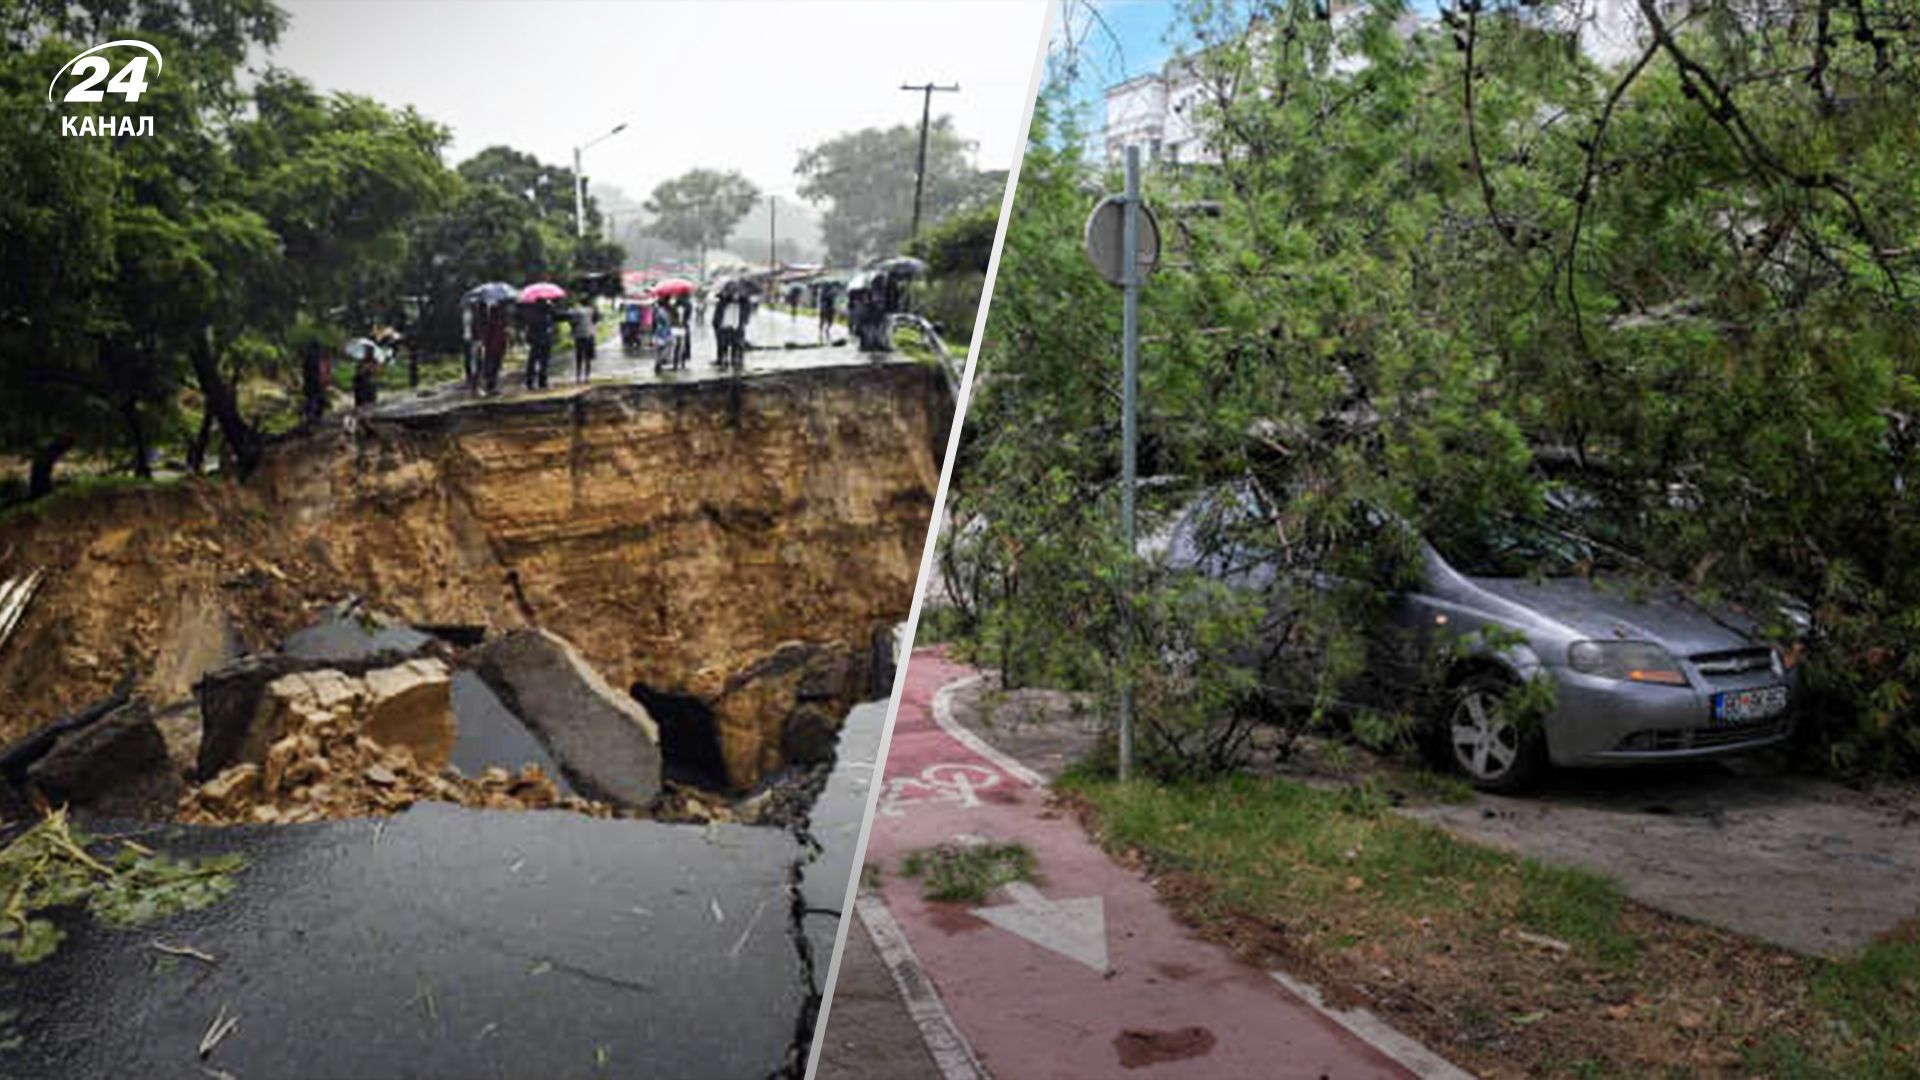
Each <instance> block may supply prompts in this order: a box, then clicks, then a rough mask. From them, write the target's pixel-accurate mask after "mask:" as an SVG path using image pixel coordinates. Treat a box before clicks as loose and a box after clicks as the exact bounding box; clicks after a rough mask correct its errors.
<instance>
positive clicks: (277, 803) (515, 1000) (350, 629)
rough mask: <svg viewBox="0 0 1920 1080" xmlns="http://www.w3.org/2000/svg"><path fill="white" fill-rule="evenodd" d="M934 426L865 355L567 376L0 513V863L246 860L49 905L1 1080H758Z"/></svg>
mask: <svg viewBox="0 0 1920 1080" xmlns="http://www.w3.org/2000/svg"><path fill="white" fill-rule="evenodd" d="M950 411H951V397H950V394H949V392H948V390H947V388H946V386H945V383H944V382H943V381H942V380H941V379H940V377H939V376H938V374H937V373H936V372H933V371H931V370H928V369H924V368H920V367H916V366H914V365H907V364H871V365H864V366H861V367H858V368H819V369H811V370H804V371H789V372H780V373H777V374H770V375H765V376H760V377H756V378H749V379H746V380H741V381H736V382H731V383H712V384H683V385H666V386H648V387H617V386H616V387H609V386H599V387H594V388H591V389H585V390H583V391H581V392H579V393H577V394H573V395H567V396H560V397H551V398H545V399H539V400H519V401H514V400H509V401H493V402H485V403H467V404H463V405H460V406H458V407H455V408H450V409H448V410H445V411H442V412H422V413H409V414H406V415H398V416H393V417H374V418H365V417H362V418H359V422H358V423H354V424H344V423H341V424H335V425H333V426H330V427H328V428H325V429H322V430H321V431H319V432H317V433H314V434H312V435H309V436H306V437H302V438H298V439H293V440H289V441H287V442H285V443H283V444H281V445H279V446H277V447H276V448H275V450H274V452H273V454H272V455H271V456H270V457H269V459H268V463H267V464H266V466H264V467H263V469H262V470H261V472H260V473H259V474H257V475H256V476H255V477H254V478H253V479H252V480H250V481H249V482H247V483H245V484H213V483H198V482H192V483H188V484H184V485H180V486H177V487H172V488H166V489H143V490H133V491H126V492H116V493H111V494H109V495H107V496H104V497H103V498H102V499H100V500H98V501H96V502H93V503H91V504H89V505H84V506H83V505H80V504H77V503H70V504H67V505H55V506H50V507H48V508H47V509H45V510H44V511H41V512H39V513H37V514H34V515H31V516H27V515H22V516H16V517H14V518H12V519H10V520H8V521H6V522H4V523H0V551H5V550H9V549H11V550H13V551H16V552H20V553H22V556H16V558H30V559H31V560H32V562H33V565H34V566H35V567H36V568H37V569H41V570H42V571H43V573H44V580H43V584H42V587H41V592H40V595H39V597H38V598H37V600H36V602H35V606H34V608H33V609H32V610H31V611H29V612H28V613H27V615H26V617H25V618H24V619H23V620H21V622H20V625H19V626H18V628H17V629H16V632H15V636H14V639H13V640H12V641H11V642H10V643H9V644H8V646H7V648H6V649H5V650H4V651H3V652H0V725H3V727H0V735H4V736H5V737H6V738H7V739H8V740H10V741H9V744H8V746H7V749H6V750H5V751H4V752H0V759H4V762H5V765H6V770H5V771H6V774H7V779H8V783H7V784H5V785H0V787H5V788H7V789H9V790H8V791H7V792H6V793H7V794H9V795H10V796H11V805H10V806H9V807H8V808H7V810H6V818H7V821H8V824H7V825H6V826H5V829H4V831H0V842H7V841H9V840H10V839H11V838H15V837H17V836H19V835H20V834H21V831H22V829H23V828H24V827H25V826H26V825H27V824H29V823H30V822H31V821H32V820H33V814H32V812H31V810H30V809H29V807H30V806H31V805H33V804H34V802H35V801H36V800H39V801H40V803H41V804H42V805H45V804H56V805H71V806H73V807H74V808H75V810H74V813H75V817H76V819H78V820H80V821H82V822H83V823H84V824H85V825H86V827H87V830H88V832H89V834H90V835H91V836H93V837H95V838H96V845H97V846H96V847H95V848H94V849H93V850H94V853H95V854H96V855H97V856H98V857H99V858H101V859H103V860H105V859H107V858H109V856H110V855H111V854H112V853H113V852H114V851H115V850H117V849H116V848H115V845H125V846H126V847H127V848H129V849H131V850H136V851H144V852H154V851H157V852H160V853H161V854H162V855H163V856H165V857H171V858H174V859H206V858H210V857H214V856H219V855H226V854H237V855H240V856H242V857H243V858H244V860H245V863H244V866H243V867H242V868H241V869H240V870H238V871H237V872H236V873H235V874H234V875H233V885H232V889H231V892H230V893H228V894H226V895H225V896H224V897H222V898H221V899H219V900H218V901H217V902H213V903H210V904H207V905H205V906H200V907H198V908H197V909H194V910H188V911H184V912H180V913H174V914H169V915H167V916H166V917H165V918H162V919H159V920H158V921H154V922H148V923H143V924H141V925H139V926H136V927H127V926H115V925H110V924H108V923H106V922H104V921H102V920H97V919H90V918H87V917H86V913H85V912H83V911H80V910H55V911H54V912H53V914H52V917H53V918H54V921H56V922H57V923H58V924H59V928H60V930H61V931H62V932H63V933H64V940H62V941H61V942H60V944H59V946H58V948H57V949H56V950H54V951H53V952H52V954H51V955H49V956H47V957H45V958H44V959H40V960H38V962H37V963H32V964H30V965H20V964H16V963H14V962H13V961H10V960H0V1076H12V1075H30V1076H36V1077H40V1076H49V1077H58V1076H76V1077H78V1076H95V1075H103V1074H121V1073H135V1072H136V1071H138V1072H140V1073H148V1072H150V1073H152V1074H154V1075H203V1074H204V1075H214V1076H222V1075H225V1076H234V1077H252V1076H279V1075H301V1076H363V1075H409V1076H425V1077H438V1076H526V1075H581V1076H591V1075H633V1074H636V1073H645V1074H647V1075H663V1076H716V1077H731V1076H741V1077H767V1076H796V1075H798V1074H799V1071H800V1069H802V1068H803V1066H804V1062H805V1058H806V1049H807V1042H808V1040H809V1039H810V1038H811V1035H812V1020H813V1016H814V1014H815V1011H816V1010H817V1007H818V999H819V992H820V990H821V987H820V985H819V984H820V982H821V981H822V980H823V979H824V977H825V973H826V961H827V958H828V954H829V952H830V949H831V945H832V942H833V940H834V936H835V933H836V930H837V924H838V919H839V917H840V910H839V908H840V905H841V903H842V902H843V899H844V895H845V890H846V884H847V880H848V877H849V875H850V874H851V872H852V868H853V865H854V861H855V853H854V851H853V844H854V842H855V840H856V839H857V833H858V823H859V818H860V814H861V811H862V810H863V809H864V804H865V798H866V796H865V792H866V787H867V785H868V784H870V783H871V780H872V773H873V756H874V753H875V751H876V748H877V744H878V740H879V731H880V726H881V723H882V721H883V719H884V711H885V710H884V706H880V705H869V706H859V707H855V704H854V703H856V702H858V701H861V700H864V699H868V698H871V697H875V696H878V694H876V692H875V690H874V682H875V681H876V679H878V678H883V677H884V674H885V672H884V671H883V670H881V668H882V666H883V664H882V661H883V660H884V658H876V657H875V655H874V652H875V645H876V643H881V642H887V641H890V640H891V637H892V635H891V633H890V631H891V627H892V626H893V625H894V624H895V623H896V622H897V621H898V619H899V618H900V617H901V615H902V614H903V613H904V611H905V609H906V607H907V605H908V603H909V602H910V599H911V591H912V578H913V574H914V570H915V568H916V567H917V564H918V548H919V545H920V543H921V541H922V539H923V538H924V535H925V527H926V518H927V514H928V513H929V511H930V507H931V502H932V491H933V488H934V483H935V480H936V478H937V469H938V463H937V457H936V455H937V453H938V449H937V448H938V447H940V446H941V445H943V444H944V438H945V433H944V429H945V425H946V423H947V422H948V419H949V417H950ZM14 569H15V567H12V566H0V575H9V574H11V573H12V572H13V571H14ZM349 598H364V599H358V600H353V599H349ZM881 693H884V691H881ZM62 713H64V714H65V716H64V718H63V719H61V720H53V719H52V718H54V717H57V716H60V715H61V714H62ZM215 822H217V823H220V824H210V823H215Z"/></svg>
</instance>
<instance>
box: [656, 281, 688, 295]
mask: <svg viewBox="0 0 1920 1080" xmlns="http://www.w3.org/2000/svg"><path fill="white" fill-rule="evenodd" d="M696 288H697V286H695V285H694V283H693V282H691V281H688V280H687V279H686V278H677V277H670V278H662V279H661V280H659V281H656V282H654V283H653V295H655V296H686V295H689V294H690V293H692V292H694V291H695V289H696Z"/></svg>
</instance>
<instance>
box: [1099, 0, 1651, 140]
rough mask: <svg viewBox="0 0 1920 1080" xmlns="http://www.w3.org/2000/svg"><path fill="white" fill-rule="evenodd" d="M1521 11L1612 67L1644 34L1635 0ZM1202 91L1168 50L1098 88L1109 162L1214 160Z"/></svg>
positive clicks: (1407, 25)
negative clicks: (1149, 67)
mask: <svg viewBox="0 0 1920 1080" xmlns="http://www.w3.org/2000/svg"><path fill="white" fill-rule="evenodd" d="M1657 6H1658V7H1659V9H1660V10H1661V11H1662V13H1663V15H1665V16H1667V17H1669V18H1677V17H1678V16H1679V15H1680V14H1681V13H1682V12H1684V11H1685V9H1686V0H1657ZM1364 10H1365V7H1364V5H1360V4H1336V6H1335V10H1334V14H1333V19H1334V22H1335V24H1336V25H1340V24H1343V23H1346V22H1348V21H1351V20H1352V19H1353V18H1354V17H1356V16H1358V15H1359V14H1360V13H1361V12H1362V11H1364ZM1514 10H1515V11H1518V12H1520V13H1521V17H1523V18H1535V19H1538V20H1539V21H1540V22H1542V23H1543V24H1544V25H1546V26H1548V27H1550V28H1552V29H1554V30H1557V31H1561V32H1568V31H1571V32H1573V33H1575V34H1577V35H1578V36H1579V41H1580V51H1581V52H1583V53H1585V54H1586V55H1587V58H1588V59H1590V60H1592V61H1593V62H1594V63H1596V64H1599V65H1600V66H1602V67H1615V66H1617V65H1619V64H1622V63H1625V62H1627V61H1629V60H1631V59H1633V58H1634V57H1635V56H1637V55H1639V53H1640V51H1641V50H1642V49H1644V48H1645V47H1646V45H1647V42H1648V40H1649V37H1650V35H1649V33H1648V30H1647V25H1646V20H1645V19H1644V18H1643V17H1642V15H1641V13H1640V7H1639V4H1638V3H1637V2H1636V0H1571V2H1567V3H1559V4H1555V5H1552V6H1550V7H1546V8H1543V9H1538V10H1539V12H1540V13H1539V14H1534V10H1535V9H1527V8H1515V9H1514ZM1438 25H1439V22H1438V20H1435V19H1421V18H1418V17H1415V16H1413V15H1410V14H1409V15H1407V16H1406V17H1404V18H1403V19H1401V20H1400V22H1399V23H1398V25H1396V26H1395V30H1396V31H1397V32H1399V33H1400V34H1401V35H1402V36H1405V37H1411V36H1413V35H1414V34H1417V33H1420V32H1422V31H1425V30H1431V29H1433V28H1435V27H1437V26H1438ZM1364 63H1365V61H1364V60H1362V59H1361V58H1359V57H1346V56H1342V57H1336V58H1335V59H1334V61H1333V66H1334V70H1335V71H1337V72H1340V73H1341V74H1351V73H1352V72H1355V71H1358V70H1360V68H1361V67H1362V66H1364ZM1204 93H1205V89H1204V87H1203V86H1202V85H1201V82H1200V78H1199V75H1198V74H1197V73H1196V72H1195V70H1194V66H1193V61H1192V60H1190V59H1186V58H1181V57H1175V58H1174V59H1172V60H1170V61H1168V62H1167V64H1166V66H1165V67H1164V68H1163V69H1162V70H1160V71H1158V72H1153V73H1150V74H1146V75H1138V76H1135V77H1134V78H1131V79H1128V80H1127V81H1126V82H1123V83H1120V84H1118V85H1116V86H1110V87H1108V88H1107V90H1106V129H1105V130H1106V139H1105V147H1106V154H1107V161H1108V163H1109V164H1116V165H1117V164H1118V163H1119V161H1120V159H1121V157H1122V156H1123V154H1124V153H1125V149H1126V147H1127V146H1128V145H1129V144H1133V145H1138V146H1139V147H1140V148H1141V154H1142V156H1143V158H1144V159H1145V160H1146V161H1147V162H1148V163H1161V164H1169V165H1193V164H1209V163H1213V162H1218V161H1219V160H1220V156H1219V154H1218V153H1217V152H1215V151H1214V149H1213V148H1212V147H1211V146H1209V145H1208V144H1207V141H1206V138H1205V133H1204V132H1202V131H1201V130H1200V125H1199V124H1198V123H1197V122H1196V119H1195V118H1196V116H1197V115H1198V113H1199V102H1200V101H1201V99H1202V97H1203V95H1204Z"/></svg>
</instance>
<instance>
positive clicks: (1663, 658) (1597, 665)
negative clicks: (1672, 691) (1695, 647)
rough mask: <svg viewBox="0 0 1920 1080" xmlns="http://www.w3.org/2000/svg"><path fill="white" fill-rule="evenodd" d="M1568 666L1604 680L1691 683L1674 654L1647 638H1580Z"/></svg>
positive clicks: (1671, 684) (1681, 684) (1671, 683)
mask: <svg viewBox="0 0 1920 1080" xmlns="http://www.w3.org/2000/svg"><path fill="white" fill-rule="evenodd" d="M1567 666H1568V667H1571V668H1572V669H1573V670H1575V671H1578V672H1580V673H1581V674H1583V675H1597V676H1599V677H1600V678H1602V679H1624V680H1626V681H1628V682H1644V683H1660V684H1661V685H1663V686H1685V685H1687V676H1686V673H1684V672H1682V671H1681V670H1680V662H1679V661H1678V660H1675V659H1674V658H1673V654H1672V653H1670V652H1668V651H1667V650H1665V649H1663V648H1661V647H1660V646H1658V645H1654V644H1651V643H1648V642H1645V641H1576V642H1574V643H1573V644H1572V645H1571V646H1569V647H1568V649H1567Z"/></svg>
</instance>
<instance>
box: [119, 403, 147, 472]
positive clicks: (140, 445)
mask: <svg viewBox="0 0 1920 1080" xmlns="http://www.w3.org/2000/svg"><path fill="white" fill-rule="evenodd" d="M120 419H121V420H122V421H123V422H125V423H126V425H127V441H128V442H130V443H132V444H133V461H132V465H133V475H135V476H137V477H139V478H140V479H142V480H151V479H153V461H152V454H151V453H150V452H149V451H150V449H151V448H150V447H148V446H147V427H146V425H145V424H143V423H141V422H140V403H139V402H138V401H136V400H134V399H133V398H130V397H129V398H126V399H124V400H122V401H121V402H120Z"/></svg>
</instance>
